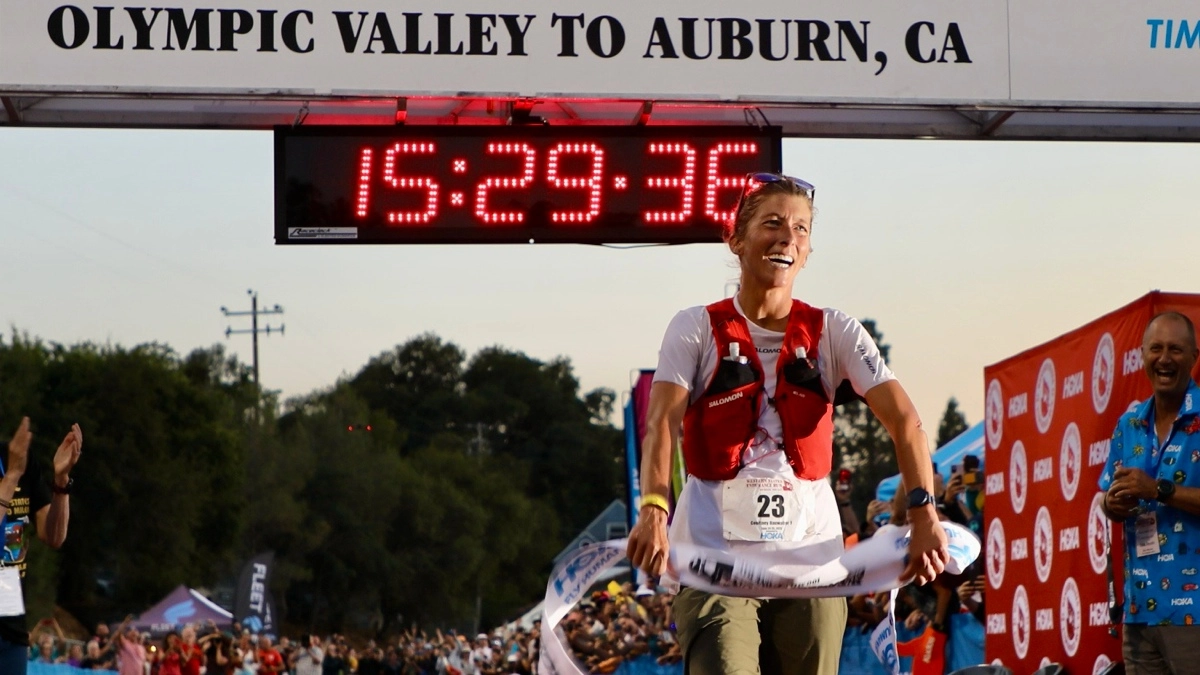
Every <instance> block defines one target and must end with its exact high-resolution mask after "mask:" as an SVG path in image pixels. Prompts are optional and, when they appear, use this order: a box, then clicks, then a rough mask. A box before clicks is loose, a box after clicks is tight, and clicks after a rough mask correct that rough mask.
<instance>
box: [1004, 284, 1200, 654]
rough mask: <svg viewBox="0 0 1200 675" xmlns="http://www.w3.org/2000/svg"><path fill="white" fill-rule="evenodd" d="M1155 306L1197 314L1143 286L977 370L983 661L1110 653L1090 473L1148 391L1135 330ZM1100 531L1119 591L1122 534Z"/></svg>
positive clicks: (1099, 526) (1113, 645) (1103, 559)
mask: <svg viewBox="0 0 1200 675" xmlns="http://www.w3.org/2000/svg"><path fill="white" fill-rule="evenodd" d="M1166 310H1177V311H1181V312H1183V313H1184V314H1187V315H1188V316H1190V317H1192V319H1193V321H1196V322H1197V323H1200V295H1184V294H1172V293H1159V292H1154V293H1150V294H1148V295H1146V296H1144V297H1142V298H1140V299H1138V300H1136V301H1135V302H1132V303H1130V304H1128V305H1126V306H1124V307H1122V308H1120V309H1118V310H1116V311H1114V312H1111V313H1109V314H1107V315H1105V316H1102V317H1100V318H1099V319H1096V320H1095V321H1092V322H1091V323H1089V324H1087V325H1085V326H1082V327H1080V328H1078V329H1076V330H1074V331H1071V332H1070V333H1067V334H1065V335H1062V336H1060V337H1058V338H1055V339H1054V340H1051V341H1050V342H1047V343H1045V344H1042V345H1039V346H1037V347H1034V348H1033V349H1030V350H1027V351H1025V352H1022V353H1021V354H1017V355H1016V356H1013V357H1011V358H1009V359H1007V360H1004V361H1001V362H1000V363H997V364H994V365H992V366H989V367H987V368H985V369H984V386H985V388H986V389H985V391H986V398H985V401H986V404H985V414H986V426H985V428H986V437H987V441H986V442H987V450H986V453H985V454H986V456H985V460H984V471H985V472H986V479H985V480H986V483H985V485H986V501H985V504H984V527H985V532H984V542H985V546H986V551H985V553H984V555H985V556H986V558H985V560H986V561H987V566H986V568H987V581H988V597H987V608H988V609H987V612H988V615H987V621H986V629H987V641H986V655H987V660H988V661H989V662H995V661H999V662H1002V663H1003V664H1004V665H1006V666H1008V667H1010V668H1014V669H1015V670H1017V671H1018V672H1022V671H1028V672H1031V671H1033V670H1035V669H1037V668H1038V667H1039V666H1040V665H1042V664H1043V663H1049V662H1057V663H1061V664H1063V665H1065V666H1066V667H1067V670H1068V671H1069V672H1073V673H1091V672H1093V671H1094V670H1097V669H1102V668H1103V667H1104V666H1105V665H1107V664H1108V663H1110V662H1111V661H1117V660H1120V655H1121V643H1120V640H1119V639H1117V638H1116V637H1113V636H1112V635H1111V634H1110V632H1109V629H1110V628H1111V625H1110V623H1109V618H1108V577H1107V566H1108V558H1107V555H1106V537H1107V536H1109V531H1110V528H1109V522H1108V520H1107V519H1106V518H1105V517H1104V514H1103V513H1102V512H1101V510H1100V493H1099V491H1098V488H1097V487H1096V482H1097V481H1098V480H1099V478H1100V474H1101V473H1102V472H1103V471H1104V465H1105V462H1107V460H1108V451H1109V440H1110V439H1111V437H1112V432H1113V427H1115V426H1116V423H1117V419H1118V418H1120V416H1121V415H1122V414H1123V413H1124V412H1125V411H1126V410H1128V409H1129V408H1130V407H1131V406H1133V405H1134V404H1136V403H1137V402H1139V401H1141V400H1144V399H1145V398H1146V397H1148V396H1149V395H1150V385H1149V382H1148V381H1147V379H1146V376H1145V375H1144V374H1143V372H1142V356H1141V344H1142V333H1143V332H1144V330H1145V328H1146V324H1147V323H1148V322H1149V321H1150V319H1151V318H1152V317H1153V316H1154V315H1155V314H1157V313H1159V312H1162V311H1166ZM1111 536H1112V545H1113V547H1114V549H1115V550H1116V551H1117V552H1118V553H1117V555H1115V556H1114V559H1113V565H1114V569H1113V574H1114V580H1115V582H1116V584H1117V593H1118V596H1120V595H1121V588H1120V585H1121V583H1122V573H1123V565H1122V562H1121V555H1120V553H1119V552H1120V551H1121V547H1122V546H1123V543H1122V540H1121V532H1120V530H1119V529H1112V530H1111Z"/></svg>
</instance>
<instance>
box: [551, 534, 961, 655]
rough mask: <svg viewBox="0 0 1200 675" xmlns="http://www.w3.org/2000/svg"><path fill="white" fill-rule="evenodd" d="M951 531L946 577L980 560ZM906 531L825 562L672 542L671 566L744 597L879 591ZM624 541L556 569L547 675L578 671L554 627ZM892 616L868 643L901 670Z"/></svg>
mask: <svg viewBox="0 0 1200 675" xmlns="http://www.w3.org/2000/svg"><path fill="white" fill-rule="evenodd" d="M942 525H943V526H944V527H945V529H946V536H947V539H948V544H949V551H950V561H949V563H948V564H947V565H946V572H947V573H948V574H962V573H963V571H964V570H966V568H967V567H968V566H969V565H970V564H971V563H972V562H974V561H975V559H976V558H977V557H979V552H980V549H981V545H980V542H979V538H978V537H976V536H975V535H974V534H972V533H971V531H970V530H968V529H966V528H963V527H960V526H958V525H955V524H953V523H942ZM908 532H909V528H908V527H907V526H905V527H894V526H890V525H889V526H884V527H883V528H880V529H879V531H878V532H876V533H875V535H874V536H873V537H871V538H870V539H867V540H866V541H864V542H861V543H859V544H858V545H856V546H854V547H853V548H851V549H850V550H849V551H846V553H845V554H843V555H842V556H841V557H839V558H838V559H836V560H833V561H831V562H828V563H825V564H820V565H803V564H795V563H794V562H792V561H794V560H795V559H796V558H797V557H800V558H802V557H803V551H802V549H800V550H793V551H777V552H772V553H760V554H745V553H741V554H738V555H734V554H731V553H728V552H724V551H716V550H712V549H706V548H701V547H698V546H680V545H675V546H672V547H671V569H672V570H674V572H675V574H676V575H677V576H678V578H679V582H680V583H682V584H683V585H684V586H689V587H692V588H696V589H699V590H702V591H706V592H709V593H719V594H721V595H730V596H737V597H747V598H818V597H836V596H850V595H857V594H860V593H876V592H879V591H888V590H894V589H896V588H898V587H899V586H900V585H901V584H900V574H901V573H902V572H903V571H904V567H905V563H906V559H907V556H908ZM625 546H626V542H625V540H623V539H622V540H615V541H606V542H602V543H600V544H594V545H592V546H587V547H583V548H580V549H579V550H577V551H575V552H574V553H572V554H571V555H569V556H567V557H565V558H564V559H563V560H562V561H560V562H559V564H558V565H557V566H556V567H555V568H554V571H553V572H552V573H551V575H550V581H549V582H548V583H547V584H546V599H545V603H544V604H543V608H544V609H543V611H544V614H543V621H542V652H541V656H540V658H539V666H538V668H539V670H538V672H539V673H541V674H542V675H551V674H557V675H580V673H581V672H586V671H580V669H579V666H578V663H577V662H576V661H575V659H574V657H572V656H571V654H570V650H569V649H568V648H567V647H566V645H564V644H563V643H562V642H561V636H560V635H559V634H558V633H557V632H556V630H555V629H556V627H557V626H558V624H559V622H561V621H562V620H563V618H564V617H565V616H566V615H567V613H568V612H569V611H570V610H571V608H572V607H573V606H574V605H575V603H577V602H579V600H580V599H581V598H582V597H583V595H584V594H585V593H587V591H588V589H589V588H590V587H591V586H592V584H593V583H594V582H595V580H596V579H597V578H599V576H600V575H601V574H602V573H603V572H604V571H606V570H608V569H609V568H611V567H612V566H613V565H615V564H616V563H617V562H618V561H620V560H621V559H622V558H624V557H625ZM895 637H896V630H895V620H894V618H893V617H889V618H888V620H886V621H884V622H883V623H881V624H880V626H879V627H877V628H876V629H875V631H874V632H873V633H872V637H871V646H872V649H873V650H874V651H875V653H876V654H877V655H878V656H879V658H880V660H881V661H882V662H883V663H884V664H885V665H886V666H887V667H888V668H889V670H891V671H892V672H896V669H897V668H898V660H897V658H896V651H895Z"/></svg>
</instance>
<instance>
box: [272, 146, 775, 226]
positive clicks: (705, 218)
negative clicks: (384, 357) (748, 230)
mask: <svg viewBox="0 0 1200 675" xmlns="http://www.w3.org/2000/svg"><path fill="white" fill-rule="evenodd" d="M780 153H781V140H780V133H779V130H778V129H757V128H754V127H682V126H681V127H639V126H629V127H588V126H577V127H548V126H529V127H525V126H505V127H461V126H445V127H438V126H429V127H420V126H411V127H409V126H395V127H387V128H377V127H362V126H358V127H298V128H291V127H288V128H283V127H280V128H277V129H276V130H275V243H277V244H330V243H338V244H352V243H357V244H392V243H428V244H449V243H503V242H531V241H534V242H573V243H585V244H599V243H624V242H635V243H636V242H661V243H672V244H681V243H692V242H715V241H720V238H721V235H720V233H721V226H722V224H723V223H724V222H725V221H726V220H727V219H728V218H729V216H730V215H731V214H730V212H731V211H732V209H733V208H734V206H735V204H736V203H737V199H738V197H739V195H740V192H741V190H742V189H743V187H744V185H745V176H746V174H747V173H749V172H754V171H779V170H780V162H781V160H780Z"/></svg>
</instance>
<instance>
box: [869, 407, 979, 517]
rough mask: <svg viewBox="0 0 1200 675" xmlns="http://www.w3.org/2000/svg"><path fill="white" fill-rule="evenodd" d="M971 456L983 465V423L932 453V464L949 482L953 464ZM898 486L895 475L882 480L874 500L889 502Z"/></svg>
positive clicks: (960, 462)
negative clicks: (935, 465)
mask: <svg viewBox="0 0 1200 675" xmlns="http://www.w3.org/2000/svg"><path fill="white" fill-rule="evenodd" d="M967 455H973V456H975V457H978V458H979V460H980V464H981V465H982V464H983V422H980V423H979V424H976V425H975V426H973V427H971V428H970V429H967V430H966V431H964V432H962V433H961V434H959V435H958V436H955V437H954V440H952V441H950V442H949V443H947V444H945V445H943V446H942V447H940V448H938V449H937V450H935V451H934V452H933V463H934V464H937V468H938V472H939V473H941V474H942V477H943V478H945V479H946V482H950V470H951V468H953V466H954V465H955V464H962V461H963V457H966V456H967ZM899 484H900V475H899V474H897V475H895V476H892V477H890V478H884V479H883V480H881V481H879V487H878V488H876V489H875V498H876V499H879V500H882V501H885V502H886V501H889V500H890V499H891V498H892V497H894V496H895V495H896V486H898V485H899Z"/></svg>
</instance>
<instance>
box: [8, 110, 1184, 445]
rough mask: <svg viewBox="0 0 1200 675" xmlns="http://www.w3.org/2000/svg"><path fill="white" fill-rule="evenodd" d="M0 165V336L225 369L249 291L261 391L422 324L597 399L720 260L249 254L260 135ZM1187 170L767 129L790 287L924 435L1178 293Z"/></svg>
mask: <svg viewBox="0 0 1200 675" xmlns="http://www.w3.org/2000/svg"><path fill="white" fill-rule="evenodd" d="M0 157H3V158H4V161H3V162H2V163H0V218H2V219H3V226H2V228H0V269H2V270H3V271H2V272H0V278H2V279H3V280H4V284H3V285H4V288H5V289H6V291H7V292H6V293H5V297H4V300H3V302H0V320H2V321H3V323H4V332H5V334H6V338H5V339H6V340H7V339H8V338H7V334H8V333H9V330H10V327H11V326H14V325H15V326H16V327H17V328H19V329H21V330H25V331H28V332H29V333H31V334H32V335H35V336H38V337H41V338H43V339H45V340H48V341H52V342H60V343H66V344H73V343H75V342H78V341H83V340H90V341H93V342H101V343H103V342H112V343H114V344H121V345H124V346H126V347H132V346H134V345H136V344H139V343H143V342H149V341H157V342H162V343H166V344H169V345H170V346H172V347H173V348H175V349H176V351H178V352H180V353H181V354H186V353H187V352H188V351H190V350H192V349H193V348H196V347H200V346H207V345H211V344H213V343H216V342H222V343H225V344H226V346H227V348H228V349H229V350H230V351H231V352H233V353H235V354H237V355H238V356H239V357H240V358H241V359H242V360H244V361H245V362H247V363H249V362H250V359H251V345H250V338H249V336H234V337H233V338H232V339H229V340H226V338H225V335H224V331H225V327H226V326H227V325H232V326H233V327H234V328H248V327H249V319H248V318H246V319H226V318H225V317H224V316H222V315H221V312H220V309H219V308H220V307H221V306H222V305H225V306H228V307H229V308H230V309H236V310H248V309H249V305H250V303H249V299H248V297H247V295H246V290H247V289H250V288H253V289H255V290H257V291H258V292H259V299H260V302H261V303H265V304H266V305H268V306H270V305H275V304H279V305H282V306H283V308H284V310H285V314H284V315H283V316H282V317H268V318H269V323H271V324H272V325H278V324H279V323H280V322H282V323H284V324H286V326H287V329H286V334H285V335H284V336H282V337H281V336H278V335H274V334H272V335H271V336H270V337H269V338H268V337H266V336H263V337H262V338H261V339H260V366H261V373H262V380H263V385H264V386H265V387H267V388H269V389H276V390H281V391H282V393H283V395H284V396H285V397H289V396H295V395H300V394H305V393H308V392H310V391H312V390H313V389H316V388H323V387H326V386H328V385H330V384H332V383H333V382H334V381H335V380H336V379H337V378H339V377H342V376H346V375H352V374H354V373H355V372H357V370H358V369H359V368H360V367H361V366H362V365H363V364H364V363H366V361H367V360H368V359H369V358H370V357H372V356H374V355H377V354H379V353H380V352H382V351H385V350H388V349H390V348H392V347H393V346H395V345H396V344H398V343H402V342H404V341H406V340H408V339H409V338H411V337H413V336H415V335H418V334H420V333H423V332H426V331H432V332H434V333H437V334H438V335H440V336H441V337H442V338H443V339H445V340H449V341H452V342H455V343H457V344H458V345H459V346H461V347H463V348H464V349H466V350H467V352H468V354H473V353H474V352H475V351H476V350H478V349H479V348H481V347H485V346H489V345H496V344H499V345H503V346H505V347H508V348H511V349H516V350H520V351H523V352H525V353H527V354H529V355H530V356H532V357H534V358H538V359H543V360H546V359H551V358H553V357H555V356H557V355H560V354H561V355H565V356H567V357H569V358H570V359H571V361H572V363H573V364H574V365H575V372H576V375H577V376H578V377H579V379H580V381H581V384H582V389H583V390H584V391H587V390H589V389H592V388H595V387H601V386H603V387H609V388H612V389H615V390H617V391H618V392H623V391H626V390H627V389H628V387H629V381H630V373H631V371H633V370H635V369H637V368H642V367H648V368H652V367H654V365H655V362H656V357H657V351H658V346H659V342H660V341H661V338H662V333H663V330H664V329H665V328H666V325H667V322H668V321H669V320H670V319H671V317H672V316H673V315H674V313H675V312H676V311H678V310H679V309H681V308H683V307H687V306H690V305H698V304H705V303H708V302H711V301H713V300H716V299H719V298H721V297H724V295H725V288H726V284H727V282H730V281H732V280H734V279H735V278H736V276H737V274H736V269H735V268H734V267H733V266H732V262H733V258H732V255H731V254H730V253H729V252H728V250H727V249H726V248H725V247H723V246H721V245H715V244H714V245H707V244H706V245H689V246H673V247H656V248H642V249H635V250H614V249H609V248H600V247H586V246H576V245H558V244H545V245H533V246H529V245H509V244H505V245H493V246H305V247H299V246H293V247H282V246H275V245H274V243H273V201H272V182H273V168H272V161H273V150H272V138H271V134H270V133H269V132H245V131H114V130H82V129H18V128H11V127H5V128H0ZM1197 166H1200V146H1196V145H1189V144H1182V143H1181V144H1174V145H1170V144H1092V143H1065V142H1057V143H1049V142H1047V143H1016V142H1003V141H978V142H947V141H882V140H787V141H785V142H784V169H785V171H787V172H788V173H791V174H793V175H797V176H800V177H803V178H806V179H808V180H809V181H811V182H812V183H814V184H815V185H816V186H817V201H816V205H817V220H816V224H815V225H814V230H813V247H814V249H815V251H816V252H815V253H814V255H813V256H812V257H811V258H810V260H809V264H808V267H807V269H805V270H803V271H801V273H800V275H799V276H798V278H797V282H796V287H795V295H796V297H799V298H801V299H803V300H805V301H807V302H809V303H811V304H814V305H821V306H833V307H838V308H840V309H842V310H845V311H846V312H848V313H849V314H851V315H853V316H856V317H859V318H860V319H861V318H873V319H875V320H876V321H877V322H878V325H879V327H880V329H881V330H882V331H883V332H884V336H885V341H886V342H888V343H889V344H891V345H892V358H891V366H892V368H893V370H895V371H896V373H897V375H898V376H899V378H900V380H901V382H902V383H903V384H904V386H905V388H906V389H907V390H908V391H909V393H910V394H911V396H912V397H913V399H914V400H915V401H916V404H917V407H918V409H919V411H920V413H921V416H922V418H923V419H924V420H925V422H926V425H927V427H929V428H930V429H931V430H932V432H933V433H934V434H935V433H936V424H937V421H938V419H939V418H940V416H941V413H942V411H943V409H944V407H945V404H946V400H947V399H948V398H949V397H950V396H955V397H957V398H958V400H959V401H960V402H961V403H962V405H963V409H964V411H965V412H966V414H967V417H968V419H969V421H970V422H971V423H975V422H977V421H979V420H980V419H981V417H982V414H983V368H984V366H986V365H988V364H991V363H995V362H997V361H1000V360H1002V359H1004V358H1007V357H1008V356H1011V355H1013V354H1016V353H1018V352H1020V351H1022V350H1024V349H1027V348H1029V347H1032V346H1034V345H1037V344H1039V343H1041V342H1045V341H1047V340H1049V339H1052V338H1054V337H1056V336H1058V335H1060V334H1062V333H1064V332H1066V331H1068V330H1070V329H1072V328H1075V327H1077V326H1079V325H1081V324H1083V323H1086V322H1088V321H1090V320H1091V319H1093V318H1095V317H1097V316H1099V315H1101V314H1103V313H1105V312H1107V311H1110V310H1112V309H1115V308H1117V307H1119V306H1121V305H1123V304H1125V303H1127V302H1130V301H1132V300H1134V299H1135V298H1137V297H1139V296H1141V295H1143V294H1145V293H1146V292H1148V291H1150V290H1152V289H1155V288H1158V289H1162V290H1166V291H1179V292H1200V277H1198V275H1197V272H1196V263H1195V260H1196V258H1197V256H1198V255H1200V227H1197V217H1196V206H1195V204H1196V203H1197V202H1196V194H1197V192H1198V191H1200V185H1198V184H1197V179H1196V176H1197V175H1200V174H1198V172H1197V168H1196V167H1197ZM1189 204H1191V206H1189ZM0 386H2V383H0ZM14 415H15V411H4V418H7V419H8V420H9V422H11V421H12V418H13V417H14ZM614 421H615V422H616V423H618V424H619V423H620V420H619V419H617V420H614ZM7 423H8V422H3V421H2V420H0V424H7ZM931 435H933V434H931Z"/></svg>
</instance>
